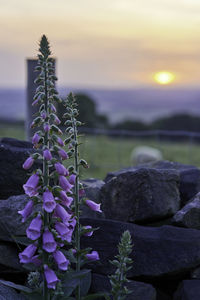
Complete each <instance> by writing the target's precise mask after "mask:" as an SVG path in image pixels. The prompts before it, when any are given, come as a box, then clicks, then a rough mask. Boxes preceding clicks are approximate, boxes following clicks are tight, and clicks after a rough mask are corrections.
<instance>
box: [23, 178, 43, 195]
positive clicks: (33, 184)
mask: <svg viewBox="0 0 200 300" xmlns="http://www.w3.org/2000/svg"><path fill="white" fill-rule="evenodd" d="M38 183H39V176H38V175H37V174H33V175H32V176H31V177H30V178H29V179H28V181H27V182H26V183H25V184H24V185H23V188H24V191H25V194H27V195H28V196H29V197H33V196H37V195H38V191H37V190H38Z"/></svg>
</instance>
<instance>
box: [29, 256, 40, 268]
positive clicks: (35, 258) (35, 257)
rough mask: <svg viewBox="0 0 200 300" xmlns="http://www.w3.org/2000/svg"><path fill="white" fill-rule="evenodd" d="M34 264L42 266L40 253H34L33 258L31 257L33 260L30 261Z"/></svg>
mask: <svg viewBox="0 0 200 300" xmlns="http://www.w3.org/2000/svg"><path fill="white" fill-rule="evenodd" d="M30 262H31V263H32V264H34V265H36V266H37V267H39V266H41V264H42V261H41V259H39V255H34V256H33V257H32V258H31V261H30Z"/></svg>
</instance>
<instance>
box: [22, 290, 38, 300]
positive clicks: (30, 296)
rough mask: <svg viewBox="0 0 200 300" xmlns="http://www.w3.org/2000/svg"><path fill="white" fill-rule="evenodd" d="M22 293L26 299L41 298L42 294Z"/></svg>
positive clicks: (34, 299)
mask: <svg viewBox="0 0 200 300" xmlns="http://www.w3.org/2000/svg"><path fill="white" fill-rule="evenodd" d="M22 294H23V295H25V296H26V298H27V299H28V300H43V296H42V295H41V294H38V293H34V292H33V293H32V294H28V295H27V294H25V293H22Z"/></svg>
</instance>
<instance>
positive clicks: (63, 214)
mask: <svg viewBox="0 0 200 300" xmlns="http://www.w3.org/2000/svg"><path fill="white" fill-rule="evenodd" d="M55 215H56V216H57V217H58V218H60V219H61V220H62V221H63V223H68V221H69V219H70V218H71V215H70V214H68V212H67V211H66V210H65V209H64V207H62V206H61V205H60V204H57V205H56V208H55Z"/></svg>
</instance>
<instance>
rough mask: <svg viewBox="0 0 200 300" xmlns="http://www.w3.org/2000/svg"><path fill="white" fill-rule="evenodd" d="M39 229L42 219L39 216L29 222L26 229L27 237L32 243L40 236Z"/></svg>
mask: <svg viewBox="0 0 200 300" xmlns="http://www.w3.org/2000/svg"><path fill="white" fill-rule="evenodd" d="M41 227H42V219H41V216H40V215H38V216H37V217H36V218H34V219H33V220H32V221H31V223H30V225H29V227H28V228H27V229H26V234H27V237H28V238H29V239H31V240H33V241H35V240H37V239H38V238H39V237H40V235H41Z"/></svg>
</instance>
